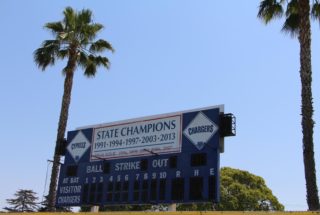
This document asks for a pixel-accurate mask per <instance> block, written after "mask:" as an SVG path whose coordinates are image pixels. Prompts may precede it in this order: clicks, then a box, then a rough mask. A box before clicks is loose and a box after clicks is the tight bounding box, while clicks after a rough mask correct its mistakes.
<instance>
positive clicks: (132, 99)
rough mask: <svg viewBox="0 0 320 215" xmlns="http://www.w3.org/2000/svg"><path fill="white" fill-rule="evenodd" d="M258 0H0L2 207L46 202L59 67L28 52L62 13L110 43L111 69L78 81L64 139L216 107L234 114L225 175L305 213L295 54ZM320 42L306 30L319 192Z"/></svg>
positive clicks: (60, 79) (295, 43) (278, 23)
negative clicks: (266, 20) (83, 18)
mask: <svg viewBox="0 0 320 215" xmlns="http://www.w3.org/2000/svg"><path fill="white" fill-rule="evenodd" d="M258 5H259V1H258V0H256V1H232V2H230V1H211V0H201V1H191V0H174V1H172V0H161V1H147V0H136V1H124V0H120V1H114V0H112V1H111V0H109V1H98V0H91V1H84V0H68V1H62V0H58V1H37V0H29V1H18V0H2V1H0V8H1V9H0V10H1V13H0V14H1V15H0V16H1V19H0V26H1V28H2V31H1V34H0V43H1V47H2V51H1V52H0V59H1V78H0V80H1V85H0V92H1V93H0V99H1V109H0V110H1V111H0V119H1V124H0V131H1V133H0V134H1V135H0V143H1V151H0V169H1V172H2V173H1V175H2V177H1V179H0V186H1V189H0V190H1V192H0V207H1V208H2V207H4V206H6V201H5V199H7V198H12V197H13V194H14V193H15V191H17V190H18V189H20V188H21V189H33V190H34V191H36V192H37V193H38V195H39V197H40V199H41V197H42V194H43V192H44V189H45V191H46V192H47V190H48V189H47V188H45V187H44V186H45V176H46V168H47V159H51V158H52V156H53V149H54V143H55V137H56V130H57V123H58V116H59V111H60V103H61V97H62V90H63V76H62V74H61V69H62V68H63V66H64V64H65V62H59V63H57V64H56V66H54V67H50V68H48V69H47V70H46V71H45V72H41V71H40V70H39V69H38V68H37V67H36V65H35V64H34V62H33V55H32V54H33V51H34V50H35V49H37V48H38V47H39V46H40V44H41V42H42V41H43V40H45V39H49V38H51V34H50V33H49V32H47V31H45V30H44V29H43V25H44V24H45V23H47V22H51V21H59V20H61V18H62V11H63V9H64V8H65V7H66V6H71V7H73V8H75V9H78V10H80V9H83V8H88V9H91V10H92V11H93V13H94V21H96V22H99V23H102V24H103V25H104V26H105V29H104V30H103V32H102V33H101V34H100V37H101V38H104V39H106V40H108V41H109V42H110V43H112V45H113V46H114V48H115V50H116V52H115V53H114V54H111V53H106V56H108V57H109V59H110V61H111V68H110V70H109V71H107V72H106V71H104V70H103V69H101V70H99V71H98V74H97V76H96V77H95V78H91V79H88V78H85V77H84V76H83V74H82V71H81V70H77V74H76V75H75V80H74V87H73V92H72V101H71V107H70V114H69V121H68V126H67V129H68V130H73V129H75V128H76V127H80V126H85V125H91V124H98V123H104V122H113V121H118V120H124V119H130V118H135V117H142V116H148V115H154V114H162V113H169V112H175V111H182V110H188V109H194V108H200V107H206V106H212V105H218V104H224V105H225V112H231V113H233V114H234V115H235V116H236V117H237V136H236V137H232V138H227V139H226V140H225V153H224V154H222V155H221V166H230V167H233V168H238V169H243V170H247V171H250V172H252V173H254V174H256V175H259V176H262V177H263V178H264V179H265V180H266V183H267V185H268V186H269V187H270V188H271V189H272V191H273V193H274V194H275V195H276V196H277V197H278V199H279V200H280V202H281V203H283V204H284V205H285V207H286V210H306V209H307V205H306V200H305V196H306V192H305V180H304V174H303V164H302V163H303V160H302V134H301V126H300V121H301V119H300V80H299V46H298V41H297V39H293V38H291V37H290V36H289V35H285V34H283V33H281V32H280V29H281V25H282V22H281V21H276V22H272V23H271V24H270V25H268V26H265V25H264V24H263V23H262V22H261V21H260V20H258V19H257V18H256V14H257V9H258ZM319 38H320V34H319V24H318V23H313V26H312V39H313V40H312V59H313V62H312V66H313V97H314V108H315V114H314V120H315V122H316V124H315V135H314V141H315V153H316V154H315V157H316V162H317V166H316V168H317V170H318V174H317V176H318V180H317V181H318V186H320V180H319V178H320V175H319V172H320V169H319V166H320V163H319V162H320V146H319V142H320V135H319V134H320V128H319V122H320V115H319V110H320V63H319V62H320V61H319V60H318V58H319V56H320V53H319V52H320V42H319V41H320V40H319Z"/></svg>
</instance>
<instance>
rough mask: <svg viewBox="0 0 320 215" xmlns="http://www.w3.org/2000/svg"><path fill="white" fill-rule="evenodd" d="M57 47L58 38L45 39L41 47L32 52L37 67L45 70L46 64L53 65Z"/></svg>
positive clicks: (57, 50)
mask: <svg viewBox="0 0 320 215" xmlns="http://www.w3.org/2000/svg"><path fill="white" fill-rule="evenodd" d="M59 48H60V42H59V41H58V40H45V41H44V42H43V43H42V45H41V47H40V48H38V49H36V50H35V51H34V53H33V56H34V61H35V63H36V64H37V65H38V67H39V68H41V69H42V70H45V69H46V67H47V66H48V65H53V64H54V63H55V59H56V57H57V54H58V52H59Z"/></svg>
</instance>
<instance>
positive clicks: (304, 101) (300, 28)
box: [258, 0, 320, 210]
mask: <svg viewBox="0 0 320 215" xmlns="http://www.w3.org/2000/svg"><path fill="white" fill-rule="evenodd" d="M284 6H286V12H285V15H286V20H285V23H284V25H283V28H282V30H283V31H285V32H289V33H290V34H291V35H292V36H295V35H297V36H298V39H299V44H300V80H301V116H302V121H301V125H302V134H303V140H302V142H303V159H304V169H305V179H306V188H307V203H308V207H309V210H318V209H320V205H319V196H318V188H317V181H316V170H315V160H314V150H313V127H314V121H313V119H312V116H313V101H312V90H311V83H312V69H311V28H310V14H312V16H313V17H314V18H319V11H320V10H319V2H318V1H315V2H314V3H313V8H312V11H310V2H309V0H291V1H286V0H279V1H278V0H262V1H261V2H260V6H259V12H258V17H259V18H261V19H263V20H264V21H265V23H268V22H269V21H270V20H272V19H274V18H280V17H281V16H282V15H283V14H284V10H283V7H284Z"/></svg>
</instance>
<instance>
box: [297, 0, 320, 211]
mask: <svg viewBox="0 0 320 215" xmlns="http://www.w3.org/2000/svg"><path fill="white" fill-rule="evenodd" d="M298 2H299V16H300V23H299V43H300V79H301V99H302V101H301V102H302V107H301V112H302V113H301V115H302V122H301V124H302V134H303V159H304V171H305V179H306V188H307V203H308V207H309V210H310V211H314V210H318V209H319V197H318V188H317V182H316V170H315V161H314V151H313V126H314V121H313V119H312V115H313V101H312V90H311V83H312V69H311V30H310V4H309V0H299V1H298Z"/></svg>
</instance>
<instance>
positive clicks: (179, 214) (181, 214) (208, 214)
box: [10, 211, 320, 215]
mask: <svg viewBox="0 0 320 215" xmlns="http://www.w3.org/2000/svg"><path fill="white" fill-rule="evenodd" d="M22 214H23V215H28V214H35V213H10V215H22ZM36 214H37V215H73V214H74V213H59V212H57V213H49V212H48V213H36ZM79 214H81V215H95V214H98V213H91V212H90V213H89V212H81V213H79ZM256 214H257V215H320V211H319V212H293V211H292V212H291V211H287V212H260V211H257V212H243V211H237V212H230V211H223V212H222V211H214V212H213V211H176V212H173V211H172V212H171V211H170V212H145V211H139V212H137V211H135V212H129V211H122V212H99V215H256Z"/></svg>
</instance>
